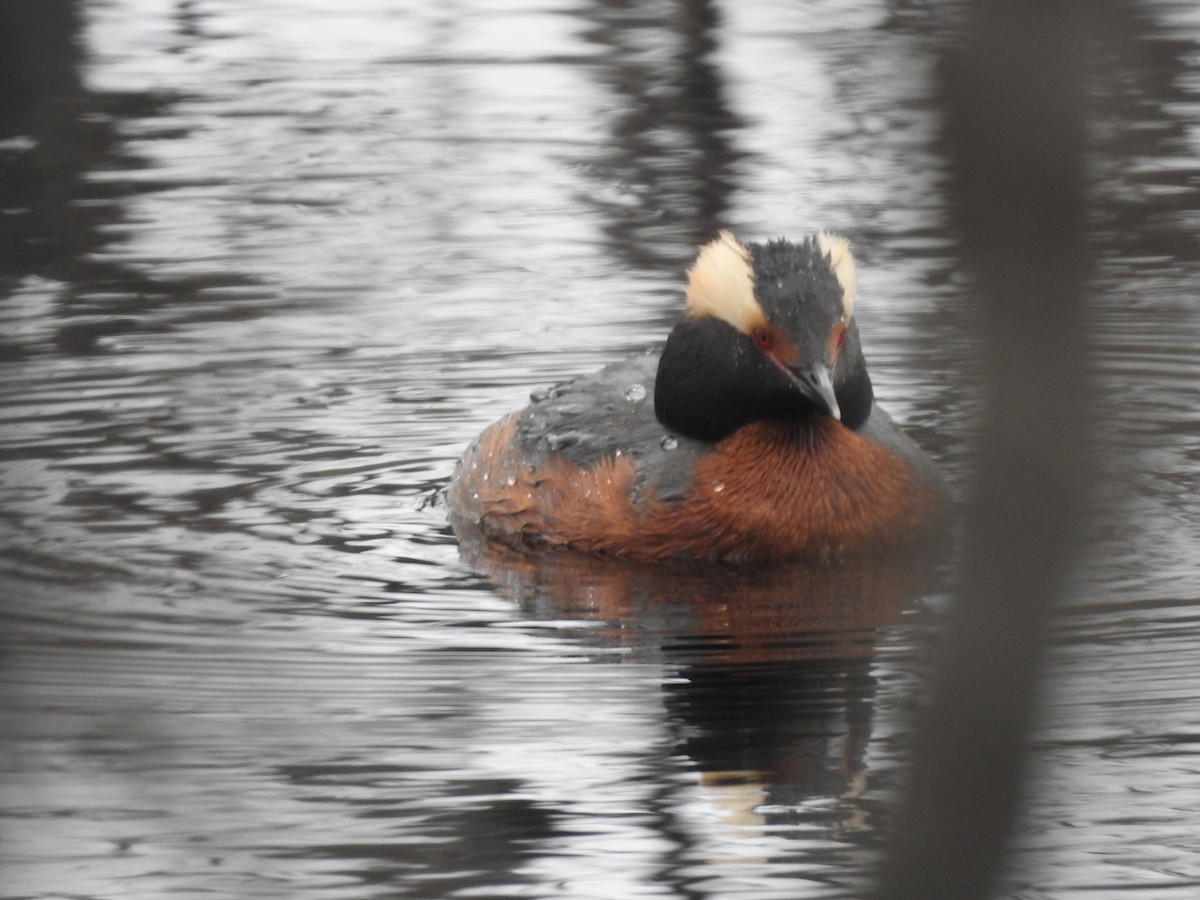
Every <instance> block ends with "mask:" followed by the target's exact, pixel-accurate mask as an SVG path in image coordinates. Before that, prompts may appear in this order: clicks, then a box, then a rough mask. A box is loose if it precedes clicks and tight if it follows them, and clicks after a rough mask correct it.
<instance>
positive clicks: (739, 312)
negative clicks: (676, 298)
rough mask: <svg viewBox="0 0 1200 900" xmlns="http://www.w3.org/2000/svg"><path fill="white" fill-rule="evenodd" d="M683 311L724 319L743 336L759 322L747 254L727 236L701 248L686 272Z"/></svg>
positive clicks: (752, 271) (757, 306) (761, 315)
mask: <svg viewBox="0 0 1200 900" xmlns="http://www.w3.org/2000/svg"><path fill="white" fill-rule="evenodd" d="M687 311H688V314H689V315H693V316H715V317H716V318H718V319H724V320H725V321H726V322H728V323H729V324H730V325H732V326H733V327H734V328H736V329H738V330H739V331H744V332H749V331H750V330H751V329H752V328H753V327H754V326H755V325H756V324H758V323H760V322H762V321H763V319H764V316H763V311H762V307H761V306H759V305H758V300H757V299H755V297H754V269H753V268H752V267H751V264H750V251H749V250H748V249H747V248H746V247H745V246H744V245H743V244H742V243H741V242H740V241H738V239H737V238H735V237H734V236H733V235H732V234H731V233H730V232H728V231H722V232H721V233H720V234H718V235H717V238H716V240H714V241H710V242H709V243H707V244H705V245H704V246H703V247H701V248H700V255H699V256H697V257H696V262H695V263H694V264H693V265H692V267H691V268H690V269H689V270H688V287H687Z"/></svg>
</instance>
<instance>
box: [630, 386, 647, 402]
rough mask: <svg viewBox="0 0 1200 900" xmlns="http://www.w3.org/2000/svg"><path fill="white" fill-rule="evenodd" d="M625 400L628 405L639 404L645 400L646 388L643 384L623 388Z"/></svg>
mask: <svg viewBox="0 0 1200 900" xmlns="http://www.w3.org/2000/svg"><path fill="white" fill-rule="evenodd" d="M625 399H626V400H628V401H629V402H630V403H640V402H641V401H643V400H645V399H646V386H645V385H644V384H631V385H630V386H629V387H627V388H625Z"/></svg>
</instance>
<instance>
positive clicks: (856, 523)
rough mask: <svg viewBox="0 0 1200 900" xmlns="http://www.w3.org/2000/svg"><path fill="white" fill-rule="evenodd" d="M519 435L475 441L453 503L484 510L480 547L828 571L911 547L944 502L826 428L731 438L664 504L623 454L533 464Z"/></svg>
mask: <svg viewBox="0 0 1200 900" xmlns="http://www.w3.org/2000/svg"><path fill="white" fill-rule="evenodd" d="M516 425H517V414H513V415H510V416H507V417H505V418H504V419H502V420H501V421H500V422H498V423H496V424H495V425H493V426H492V427H491V428H489V429H488V430H487V431H486V432H485V433H484V434H483V435H482V436H481V438H480V440H479V441H478V442H476V444H474V445H473V446H472V447H471V449H470V450H468V452H467V454H466V456H464V458H463V462H462V470H461V471H462V474H460V476H459V477H458V478H457V479H456V480H455V482H454V483H453V485H452V488H451V496H450V503H451V508H452V509H454V510H456V511H464V512H465V511H468V510H479V511H480V515H479V524H480V527H481V528H482V530H483V533H484V535H485V536H486V537H488V538H490V539H492V540H497V541H500V542H501V543H504V544H507V545H509V546H513V547H524V548H530V549H534V548H538V547H559V548H564V549H571V550H579V551H584V552H592V553H607V554H613V555H618V556H627V557H636V558H641V559H649V560H654V559H670V558H686V559H707V560H721V561H726V562H777V561H782V560H787V559H797V558H809V559H830V558H839V557H842V556H846V555H853V554H858V553H862V552H868V551H871V550H882V549H886V548H888V547H893V546H899V545H906V544H910V543H912V542H913V540H914V539H915V538H916V537H918V536H919V535H920V534H922V533H925V534H927V533H928V531H929V527H930V525H931V523H933V522H934V521H935V520H936V519H937V518H938V512H939V509H940V504H941V502H942V501H941V497H940V494H939V493H938V492H937V491H936V490H934V489H933V488H931V486H930V485H928V484H926V483H924V482H922V481H921V480H920V479H919V478H918V477H917V476H916V475H915V474H914V473H913V471H912V470H911V468H910V467H909V466H908V465H907V464H905V463H904V462H903V460H901V459H900V458H898V457H897V456H896V455H895V454H893V453H890V452H889V451H888V450H887V449H885V448H884V447H882V446H880V445H879V444H876V443H873V442H872V441H870V440H868V439H866V438H864V437H861V436H859V435H857V434H855V433H854V432H853V431H851V430H850V429H848V428H846V427H844V426H843V425H841V424H839V423H838V422H835V421H834V420H832V419H829V418H821V419H816V420H814V421H812V422H792V421H763V422H757V423H754V424H752V425H748V426H746V427H744V428H741V429H739V430H738V431H736V432H735V433H734V434H732V435H730V436H729V437H728V438H726V439H725V440H723V441H721V442H719V443H718V444H717V445H716V446H715V447H714V448H713V449H712V451H711V452H710V453H708V454H705V455H704V456H702V457H700V458H699V459H698V460H697V462H696V464H695V467H694V475H693V486H692V488H691V490H690V491H688V492H687V493H686V494H685V495H684V496H682V497H672V498H663V497H661V496H659V495H658V494H657V492H656V491H655V490H654V489H653V488H652V487H646V488H643V489H642V490H640V491H639V490H638V489H637V477H636V476H637V465H636V462H635V459H634V457H633V456H632V455H630V454H620V455H615V454H614V455H613V456H609V457H607V458H605V459H603V460H601V461H600V462H598V463H597V464H596V465H594V466H592V467H589V468H581V467H579V466H577V465H575V464H573V463H571V462H570V461H569V460H566V459H565V458H563V457H561V456H559V457H548V458H546V459H545V460H543V461H541V462H531V460H530V457H529V455H528V452H527V449H528V448H524V447H522V445H521V442H520V440H519V438H518V436H517V428H516ZM484 475H486V476H487V477H486V478H485V477H484Z"/></svg>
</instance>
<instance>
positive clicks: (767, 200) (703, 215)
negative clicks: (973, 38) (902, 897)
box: [0, 0, 1200, 898]
mask: <svg viewBox="0 0 1200 900" xmlns="http://www.w3.org/2000/svg"><path fill="white" fill-rule="evenodd" d="M48 8H52V9H54V10H59V9H61V10H64V11H65V12H64V14H63V16H62V17H61V18H60V17H59V16H57V15H47V17H46V19H45V20H44V21H43V23H42V24H43V25H44V26H45V31H47V32H54V33H57V34H58V39H57V40H56V39H54V38H52V37H48V38H45V40H46V41H47V43H46V44H45V45H43V44H31V45H29V46H37V47H41V46H46V47H47V48H48V50H47V52H46V53H45V54H31V59H36V60H38V62H37V64H36V67H37V68H36V71H33V69H30V68H28V67H27V68H26V69H24V70H23V71H25V72H27V73H28V74H29V79H28V80H29V83H28V84H24V85H22V87H21V92H20V93H19V94H13V95H12V96H14V97H15V96H20V97H23V98H25V99H24V100H22V101H21V102H16V101H13V102H10V103H8V104H7V105H6V106H5V107H4V108H5V109H7V110H9V111H8V112H5V113H0V125H2V126H3V129H4V133H3V134H0V183H2V184H3V185H4V190H5V192H6V196H5V199H4V208H3V210H0V228H3V234H4V236H5V239H6V241H7V242H8V245H9V246H10V247H11V248H12V253H11V254H6V255H5V257H4V259H3V262H2V263H0V287H2V288H3V296H2V299H0V421H2V422H3V429H2V430H0V538H2V550H0V592H2V596H3V598H4V599H3V603H4V610H5V616H4V618H5V621H4V625H3V631H4V638H3V640H4V651H5V665H4V682H5V690H4V693H3V695H2V696H0V714H2V715H3V719H4V723H5V724H4V735H5V737H4V741H3V744H2V745H0V751H2V752H3V754H4V762H3V765H4V771H5V778H4V780H3V783H2V784H0V862H2V865H3V870H4V878H3V883H4V887H3V888H2V889H0V894H2V895H3V896H5V897H13V898H16V897H46V898H49V897H62V896H72V897H122V898H128V897H141V896H144V897H160V896H164V895H167V894H174V895H177V896H193V895H195V896H199V895H201V894H205V895H210V896H211V895H218V896H237V897H258V896H271V897H276V896H278V897H305V896H312V897H321V898H366V897H397V896H414V897H480V896H484V897H491V896H522V897H549V896H554V897H559V896H561V897H612V898H615V897H622V898H633V897H660V896H683V897H722V898H725V897H747V898H749V897H755V898H760V897H761V898H766V897H780V896H787V897H795V896H803V897H851V896H856V895H858V894H859V893H860V892H861V884H862V882H863V880H864V878H865V877H866V875H867V874H868V873H869V871H870V867H871V865H872V864H873V861H874V860H875V854H876V853H877V850H878V847H879V846H880V843H881V831H882V828H883V826H884V824H885V823H886V805H887V803H888V802H889V801H890V800H891V799H892V798H893V797H894V791H895V788H896V786H897V784H898V783H899V782H900V780H901V779H902V777H903V769H902V763H903V758H904V753H905V749H906V747H907V744H908V731H907V729H908V724H907V716H908V715H909V713H910V712H911V710H912V708H913V707H914V705H916V704H918V703H919V702H920V700H921V697H922V696H923V695H922V678H923V676H924V668H925V661H926V659H927V656H928V650H927V646H928V639H929V637H930V636H931V635H935V634H936V633H937V630H938V623H939V619H940V615H941V611H942V609H944V605H945V596H944V594H943V592H942V591H941V589H940V588H939V587H938V583H937V582H933V583H932V584H931V583H930V582H928V581H925V580H923V579H922V578H920V577H918V575H917V574H916V573H914V572H912V571H910V570H909V569H908V568H907V567H906V566H903V565H900V564H896V563H895V561H889V562H888V563H886V564H879V565H872V566H864V567H853V568H851V569H848V570H817V571H814V570H811V569H805V568H803V567H801V568H793V569H782V570H779V571H773V572H764V573H752V574H735V573H730V572H723V573H718V574H713V573H704V572H695V571H689V570H678V571H675V570H666V571H655V572H646V571H642V570H638V569H636V568H630V567H623V566H616V565H599V566H597V565H595V564H592V563H588V562H586V561H575V560H566V559H560V560H554V561H551V562H548V563H544V564H543V563H537V562H535V561H531V560H512V559H509V560H504V559H495V558H491V557H488V556H486V555H484V556H480V555H479V554H478V553H476V552H474V551H473V550H472V549H471V548H470V547H467V548H466V553H465V554H464V553H460V547H459V544H458V542H457V541H456V540H455V539H454V536H453V535H452V534H451V533H450V532H449V530H448V528H447V526H446V522H445V510H444V508H443V506H442V504H441V502H440V499H439V495H438V491H439V489H440V488H442V487H443V486H444V485H445V483H446V480H447V478H448V477H449V475H450V473H451V472H452V469H453V464H454V460H455V458H456V457H457V455H458V453H459V452H460V451H461V449H462V447H463V446H464V445H465V444H466V443H467V442H468V441H469V440H470V438H471V437H473V436H474V435H475V434H476V433H478V431H479V430H481V429H482V428H483V427H484V426H485V425H486V424H488V423H489V422H490V421H491V420H493V419H494V418H496V417H497V416H498V415H499V414H500V413H501V412H503V411H505V410H508V409H511V408H515V407H517V406H520V405H521V404H522V403H523V402H524V401H525V398H526V396H527V395H528V392H529V391H530V390H531V389H534V388H537V387H539V386H543V385H545V384H547V383H550V382H553V381H555V380H558V379H561V378H564V377H568V376H570V375H572V374H574V373H577V372H582V371H587V370H589V369H593V368H596V367H598V366H600V365H602V364H604V363H606V362H609V361H611V360H613V359H616V358H619V357H620V356H622V355H624V354H626V353H630V352H635V351H639V350H643V349H646V348H648V347H652V346H654V345H655V344H656V343H657V342H658V341H660V340H661V339H662V338H663V336H664V335H665V333H666V330H667V329H668V328H669V327H670V324H671V322H672V321H673V320H674V318H675V317H676V316H677V315H678V311H679V309H680V306H681V303H682V299H681V287H680V286H681V283H682V273H683V271H684V269H685V268H686V265H687V264H688V261H689V259H690V257H691V255H692V253H693V252H694V247H695V245H696V244H697V243H698V242H700V241H702V240H705V239H707V238H709V237H711V235H712V234H713V233H714V232H715V230H716V228H718V227H721V226H731V227H734V228H735V229H737V230H738V231H739V233H740V234H742V235H743V236H745V237H747V238H748V239H762V238H767V237H774V236H778V235H791V236H797V235H801V234H804V233H807V232H810V231H812V230H815V229H817V228H829V229H833V230H837V231H841V232H843V233H845V234H847V235H848V236H849V237H850V238H851V239H852V241H853V242H854V246H855V249H856V253H857V256H858V258H859V261H860V285H861V290H860V295H861V299H860V303H859V313H858V315H859V319H860V322H861V327H862V332H863V337H864V344H865V349H866V353H867V357H868V360H869V362H870V364H871V368H872V375H873V378H874V380H875V384H876V390H877V393H878V395H879V396H880V399H881V401H882V402H883V403H884V404H885V405H886V406H887V408H888V409H889V410H890V411H891V412H892V414H893V415H895V416H896V417H897V418H898V419H900V420H901V421H902V422H904V423H905V425H906V426H907V427H908V428H909V430H910V431H911V432H912V433H913V434H914V436H915V437H916V438H917V439H918V440H919V441H920V442H921V443H923V444H924V445H925V446H926V447H927V448H928V449H929V450H930V452H931V453H932V454H934V455H935V456H936V457H938V459H939V460H940V461H941V463H942V465H943V468H944V469H945V471H946V473H947V476H948V479H949V480H950V482H951V484H952V485H953V486H954V487H955V489H956V490H961V489H962V488H963V486H964V485H965V483H966V482H967V481H968V478H969V475H968V473H969V447H970V436H971V434H972V430H973V428H974V422H975V416H976V415H977V413H978V410H977V404H976V401H975V399H974V393H973V382H972V374H973V373H975V372H977V371H978V365H979V362H978V360H977V357H976V353H975V349H974V344H973V343H972V342H971V339H970V338H968V337H964V334H969V333H970V332H969V330H967V329H964V327H963V322H964V320H966V319H969V317H970V314H969V303H970V298H969V289H968V285H967V281H966V279H965V278H964V277H963V274H962V272H961V270H960V268H959V263H958V261H957V257H956V255H955V244H954V236H953V232H952V231H951V230H950V229H949V227H948V225H947V216H946V206H945V203H946V201H945V197H944V190H943V185H944V171H945V164H944V161H943V160H942V159H941V158H940V156H939V155H938V150H937V143H936V134H937V119H936V106H935V103H934V100H933V90H932V85H931V75H932V66H933V62H934V53H935V51H936V48H937V45H938V40H939V39H940V37H941V35H940V34H939V33H938V31H937V28H938V23H937V21H936V20H935V19H934V18H932V17H931V14H930V13H929V11H928V10H927V9H925V7H924V5H923V4H905V3H875V2H861V3H852V2H836V3H792V2H786V3H785V2H782V0H778V2H776V0H769V2H763V3H755V4H743V5H737V4H723V5H717V6H709V5H707V4H686V3H682V2H678V3H676V2H667V0H663V2H654V3H647V4H638V5H630V6H629V8H625V7H624V5H622V4H606V3H588V2H582V0H577V2H563V0H526V2H505V3H475V2H457V3H449V4H447V3H432V2H425V0H415V2H408V3H404V4H392V3H384V2H377V0H376V2H373V0H353V2H337V3H335V2H332V0H303V2H298V3H297V2H293V3H287V4H281V3H256V4H250V5H247V4H243V3H234V2H224V0H181V2H177V3H169V2H155V0H107V2H102V3H91V4H78V5H72V4H67V3H63V4H61V5H60V6H52V7H48ZM1122 28H1123V31H1124V33H1126V34H1128V35H1130V36H1131V39H1130V44H1131V46H1132V47H1133V51H1132V52H1127V53H1124V54H1123V55H1122V54H1116V55H1114V58H1112V59H1108V60H1107V61H1106V65H1105V66H1104V67H1103V68H1104V71H1105V78H1103V79H1102V80H1101V81H1100V83H1099V84H1098V86H1097V93H1098V102H1097V122H1096V127H1095V141H1096V172H1095V178H1096V204H1095V217H1094V219H1095V228H1096V240H1095V243H1096V249H1097V255H1098V258H1099V267H1098V268H1099V271H1098V277H1097V285H1096V289H1095V292H1094V304H1095V309H1096V313H1097V316H1096V320H1097V325H1096V331H1097V334H1096V345H1097V349H1098V352H1097V359H1096V361H1095V363H1096V370H1097V380H1098V384H1099V387H1100V391H1099V396H1098V399H1097V410H1098V414H1099V416H1100V418H1101V425H1100V427H1099V429H1098V436H1097V439H1098V441H1100V442H1102V444H1103V446H1105V447H1106V448H1107V449H1108V452H1107V453H1106V456H1105V460H1106V461H1105V468H1104V472H1105V476H1104V479H1103V485H1102V486H1101V492H1100V493H1101V497H1100V500H1099V502H1098V508H1097V511H1096V515H1095V529H1094V530H1095V534H1094V539H1093V544H1092V549H1091V551H1090V553H1089V558H1088V560H1087V563H1086V565H1085V566H1084V567H1083V569H1082V571H1081V574H1080V579H1079V587H1078V590H1077V591H1076V595H1075V597H1074V598H1073V601H1072V603H1071V605H1070V607H1069V608H1068V609H1067V610H1065V611H1064V612H1063V613H1062V614H1061V615H1060V616H1059V618H1058V620H1057V624H1056V631H1055V648H1054V658H1055V666H1054V668H1053V670H1052V672H1051V673H1050V680H1049V683H1048V685H1047V701H1046V702H1047V707H1048V710H1047V715H1046V717H1045V723H1044V725H1043V727H1042V729H1041V731H1040V732H1039V735H1038V739H1037V744H1036V752H1035V760H1034V762H1035V767H1036V772H1037V778H1036V782H1035V784H1034V785H1033V787H1032V788H1031V792H1030V793H1031V797H1030V805H1029V811H1028V814H1027V816H1026V821H1025V824H1024V828H1023V831H1022V834H1021V836H1020V839H1019V841H1018V848H1017V854H1016V860H1015V864H1014V871H1013V873H1012V875H1011V890H1010V895H1012V896H1019V897H1022V898H1051V897H1053V898H1058V897H1096V898H1105V897H1111V896H1114V895H1115V894H1118V893H1132V894H1133V895H1136V896H1138V897H1164V898H1167V897H1180V896H1188V895H1189V894H1190V892H1191V891H1194V890H1195V887H1196V885H1197V883H1200V845H1198V844H1197V840H1196V837H1195V834H1196V822H1197V821H1200V776H1197V772H1198V771H1200V755H1198V753H1197V747H1198V745H1200V731H1198V730H1197V724H1196V716H1195V714H1194V711H1195V709H1196V708H1197V702H1198V700H1200V697H1198V691H1197V688H1196V679H1195V676H1194V660H1195V659H1196V657H1197V653H1198V652H1200V631H1198V629H1197V627H1196V625H1197V621H1198V619H1200V551H1198V550H1197V548H1198V547H1200V511H1198V509H1200V507H1198V506H1197V504H1196V502H1195V498H1196V496H1197V491H1198V488H1200V474H1198V473H1200V387H1198V385H1200V380H1197V377H1196V375H1197V372H1200V368H1197V365H1196V347H1197V346H1200V311H1198V308H1197V304H1196V300H1195V285H1196V284H1197V283H1200V282H1198V278H1197V276H1198V275H1200V266H1198V260H1200V247H1198V246H1197V237H1196V235H1197V227H1196V226H1197V222H1198V221H1200V215H1198V211H1200V202H1198V201H1197V187H1198V186H1200V163H1198V162H1197V160H1200V17H1197V14H1196V13H1195V11H1194V10H1193V9H1192V7H1191V5H1190V4H1175V3H1165V2H1164V3H1153V4H1148V5H1146V6H1145V7H1144V9H1143V11H1142V12H1141V13H1140V14H1139V15H1138V16H1137V17H1134V18H1131V19H1130V21H1128V22H1125V23H1122ZM56 29H57V30H56ZM35 32H37V33H38V34H41V32H42V29H41V28H40V27H39V28H38V29H35ZM31 39H32V38H31ZM51 51H52V52H51ZM27 62H28V61H27ZM28 65H29V66H33V65H34V64H33V63H32V62H29V63H28ZM35 76H36V77H35ZM1048 252H1052V248H1048ZM1047 389H1053V386H1047ZM1048 502H1053V499H1052V498H1048Z"/></svg>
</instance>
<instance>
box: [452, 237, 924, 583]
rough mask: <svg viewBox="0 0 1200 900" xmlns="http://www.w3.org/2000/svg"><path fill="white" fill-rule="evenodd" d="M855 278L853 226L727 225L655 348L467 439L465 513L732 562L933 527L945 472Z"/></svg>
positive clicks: (514, 527) (623, 548) (847, 547)
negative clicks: (814, 233) (878, 386)
mask: <svg viewBox="0 0 1200 900" xmlns="http://www.w3.org/2000/svg"><path fill="white" fill-rule="evenodd" d="M854 288H855V275H854V270H853V260H852V259H851V257H850V255H849V250H848V248H847V247H846V245H845V243H844V242H843V241H840V240H838V239H830V238H828V237H824V236H822V237H820V238H816V239H810V240H809V241H807V242H805V243H803V244H800V245H793V244H787V243H785V242H777V243H772V244H768V245H766V246H765V247H763V246H759V245H750V246H749V247H744V246H742V245H740V244H738V243H737V242H736V240H735V239H734V238H732V236H730V235H727V234H726V235H723V236H722V237H721V238H719V239H718V240H717V241H714V242H713V244H710V245H708V246H706V247H705V248H704V249H703V250H702V251H701V256H700V260H699V261H698V262H697V265H696V267H694V268H693V271H692V273H691V285H690V287H689V294H688V314H687V315H686V316H685V318H684V319H683V320H682V321H681V322H680V324H679V325H678V326H676V328H675V330H674V331H673V332H672V334H671V336H670V338H669V339H668V342H667V345H666V347H665V348H664V350H663V352H662V354H661V355H660V356H659V358H658V359H655V358H652V357H649V356H643V357H637V358H634V359H632V360H629V361H626V362H624V363H618V364H616V365H613V366H609V367H607V368H606V369H604V370H602V371H601V372H600V373H597V374H596V375H592V376H586V377H584V378H580V379H577V380H576V381H574V382H570V383H568V384H565V385H560V386H558V387H557V388H555V389H553V390H551V391H549V392H547V393H545V394H543V395H541V396H538V397H535V398H534V402H533V403H532V404H531V405H530V406H529V407H528V408H526V409H525V410H523V411H521V412H518V413H512V414H510V415H508V416H506V417H505V418H503V419H501V420H500V421H499V422H497V423H496V424H494V425H493V426H491V427H490V428H489V429H487V430H486V431H485V432H484V433H483V434H482V435H480V437H479V439H478V440H477V441H476V442H475V443H474V444H472V446H471V447H470V448H468V450H467V451H466V453H465V454H464V456H463V458H462V460H460V462H459V467H458V469H457V471H456V474H455V477H454V480H453V481H452V483H451V486H450V489H449V494H448V499H449V504H450V509H451V515H452V520H453V521H454V522H455V523H456V527H467V526H469V527H478V528H479V529H480V530H481V532H482V534H483V536H484V537H485V538H487V539H488V540H491V541H495V542H498V543H501V544H504V545H508V546H512V547H518V548H526V549H542V548H561V549H570V550H576V551H583V552H589V553H603V554H612V555H619V556H624V557H633V558H639V559H646V560H662V559H674V558H683V559H697V560H721V561H733V562H776V561H782V560H787V559H797V558H807V559H831V558H840V557H844V556H848V555H856V554H861V553H865V552H870V551H875V550H882V549H885V548H889V547H894V546H900V545H906V544H911V543H912V542H914V541H916V540H919V539H921V538H923V537H925V536H927V535H929V534H930V533H931V532H932V531H933V530H935V529H936V527H937V525H938V523H939V520H940V518H941V512H942V508H943V494H942V490H941V486H940V482H939V479H938V476H937V474H936V471H935V470H934V469H933V466H932V464H931V463H930V462H929V460H928V459H927V458H926V457H925V456H924V454H923V453H922V452H921V451H920V449H919V448H917V446H916V445H915V444H914V443H913V442H912V441H911V440H910V439H909V438H908V437H907V436H905V435H904V434H903V432H901V431H900V430H899V429H898V428H896V426H895V425H894V424H893V423H892V421H891V419H890V418H888V416H887V414H886V413H884V412H883V411H882V410H880V409H879V408H878V407H877V406H876V405H875V403H874V398H873V393H872V391H871V386H870V380H869V378H868V377H867V373H866V366H865V363H864V361H863V359H862V352H861V349H860V345H859V341H858V333H857V327H856V326H855V324H854V320H853V317H852V316H853V292H854ZM649 396H653V398H654V403H653V408H652V407H651V404H650V402H649V401H648V399H647V398H648V397H649Z"/></svg>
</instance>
